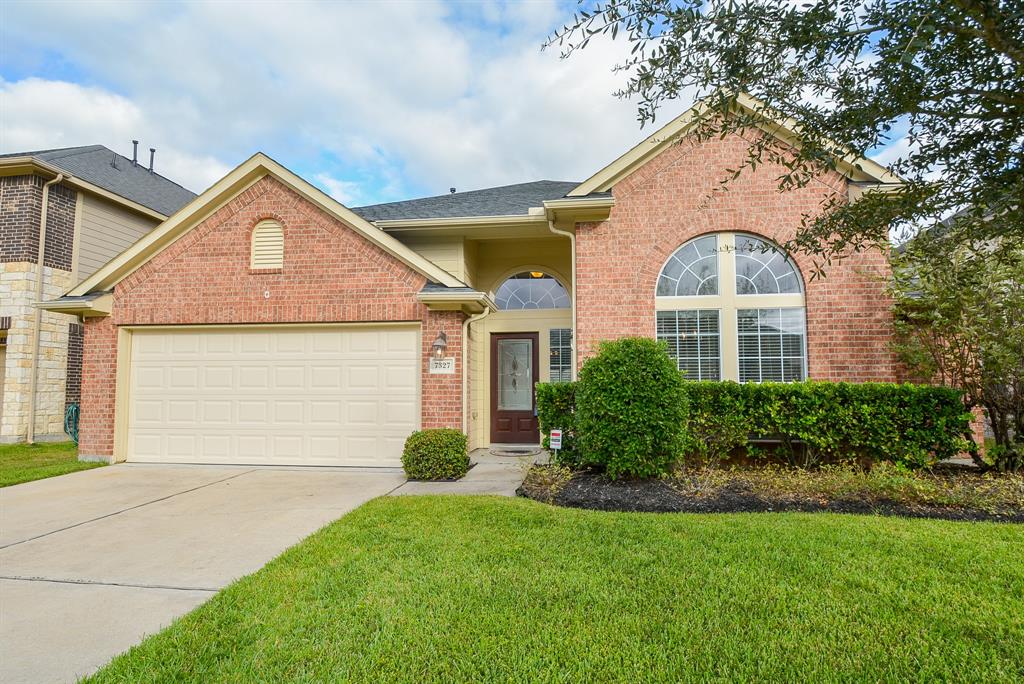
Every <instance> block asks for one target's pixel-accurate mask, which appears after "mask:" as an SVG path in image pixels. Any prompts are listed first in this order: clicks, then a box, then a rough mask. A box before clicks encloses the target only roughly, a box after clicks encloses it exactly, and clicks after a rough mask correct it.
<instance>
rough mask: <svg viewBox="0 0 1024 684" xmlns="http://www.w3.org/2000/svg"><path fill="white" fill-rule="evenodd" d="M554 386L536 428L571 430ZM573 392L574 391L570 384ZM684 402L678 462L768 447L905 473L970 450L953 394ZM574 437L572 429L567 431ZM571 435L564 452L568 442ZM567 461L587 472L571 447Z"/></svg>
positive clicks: (855, 386)
mask: <svg viewBox="0 0 1024 684" xmlns="http://www.w3.org/2000/svg"><path fill="white" fill-rule="evenodd" d="M569 384H570V383H562V384H561V387H562V389H560V390H558V391H559V392H560V394H557V395H553V393H552V392H549V391H548V390H547V389H546V388H547V387H551V386H550V385H548V386H545V385H541V386H540V387H541V388H543V389H540V390H539V391H538V395H537V409H538V414H539V415H543V416H546V417H547V421H548V422H545V419H542V421H541V428H542V429H550V427H559V425H558V423H562V424H563V425H562V427H563V429H568V428H565V425H569V424H572V423H570V422H569V421H571V419H572V417H573V416H574V408H573V406H572V405H571V403H572V396H573V395H574V394H575V393H577V392H578V391H579V390H578V388H576V387H566V386H565V385H569ZM577 384H578V383H577ZM683 391H684V393H685V394H686V396H687V397H688V398H689V403H688V418H687V420H686V428H687V433H688V437H689V444H688V446H687V449H686V454H685V459H686V460H698V461H710V460H719V459H724V458H726V457H728V456H730V455H732V454H733V453H735V452H736V451H737V450H738V449H742V448H743V447H749V450H748V453H749V454H752V455H757V454H758V453H763V452H764V450H763V449H759V448H754V447H752V446H751V441H752V440H754V441H758V440H766V441H767V440H771V441H775V442H777V443H778V444H779V445H780V449H781V452H782V455H783V456H786V457H787V458H788V460H789V461H790V462H791V463H794V464H798V465H814V464H816V463H819V462H821V461H825V460H828V461H844V460H846V461H849V460H866V461H889V462H893V463H900V464H903V465H906V466H909V467H913V468H920V467H927V466H931V465H933V464H934V463H935V462H937V461H939V460H942V459H945V458H950V457H952V456H956V455H958V454H960V453H964V452H972V451H973V450H974V449H976V445H975V444H974V442H973V441H971V439H970V437H969V435H970V420H971V414H970V413H969V412H967V411H966V410H965V409H964V405H963V401H962V398H961V395H960V393H959V392H958V391H957V390H953V389H949V388H946V387H933V386H927V385H910V384H891V383H846V382H818V381H813V380H812V381H806V382H794V383H761V384H753V383H751V384H740V383H737V382H730V381H724V382H707V381H704V382H698V381H690V380H687V381H684V383H683ZM574 429H578V428H577V426H575V425H574ZM578 442H579V439H578V437H577V440H576V442H574V444H578ZM574 458H575V459H576V462H577V463H582V464H594V463H595V461H593V460H591V459H588V458H587V454H585V453H581V452H580V451H579V449H578V447H577V449H576V451H575V456H574Z"/></svg>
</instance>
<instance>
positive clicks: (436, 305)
mask: <svg viewBox="0 0 1024 684" xmlns="http://www.w3.org/2000/svg"><path fill="white" fill-rule="evenodd" d="M416 299H417V300H419V301H420V302H422V303H423V304H426V306H427V308H428V309H434V310H441V311H464V312H466V313H469V314H477V313H480V312H481V311H483V310H484V309H487V308H491V309H495V308H496V307H495V306H494V301H493V300H492V299H491V297H490V295H488V294H486V293H484V292H476V291H473V292H418V293H417V294H416Z"/></svg>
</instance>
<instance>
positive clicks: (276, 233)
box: [249, 221, 284, 271]
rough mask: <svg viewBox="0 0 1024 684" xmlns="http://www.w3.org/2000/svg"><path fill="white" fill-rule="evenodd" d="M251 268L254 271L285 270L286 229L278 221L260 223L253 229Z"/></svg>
mask: <svg viewBox="0 0 1024 684" xmlns="http://www.w3.org/2000/svg"><path fill="white" fill-rule="evenodd" d="M249 267H250V268H252V269H253V270H254V271H262V270H269V269H277V268H284V228H282V227H281V224H280V223H278V222H277V221H260V222H259V223H257V224H256V227H255V228H253V229H252V251H251V257H250V262H249Z"/></svg>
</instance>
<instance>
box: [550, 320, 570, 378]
mask: <svg viewBox="0 0 1024 684" xmlns="http://www.w3.org/2000/svg"><path fill="white" fill-rule="evenodd" d="M548 339H549V341H550V343H551V344H550V347H551V352H550V353H551V358H550V360H549V361H548V374H549V376H550V382H569V381H570V380H572V328H552V329H551V333H550V336H549V338H548Z"/></svg>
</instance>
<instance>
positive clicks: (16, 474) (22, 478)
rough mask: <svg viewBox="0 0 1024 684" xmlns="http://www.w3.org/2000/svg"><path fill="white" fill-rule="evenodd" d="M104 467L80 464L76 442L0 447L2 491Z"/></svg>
mask: <svg viewBox="0 0 1024 684" xmlns="http://www.w3.org/2000/svg"><path fill="white" fill-rule="evenodd" d="M101 465H104V464H103V463H91V462H90V463H86V462H83V461H79V460H78V445H77V444H75V443H74V442H43V443H37V444H0V487H10V486H11V485H16V484H21V483H22V482H31V481H32V480H42V479H43V478H46V477H54V476H55V475H64V474H66V473H74V472H77V471H79V470H88V469H90V468H96V467H98V466H101Z"/></svg>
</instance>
